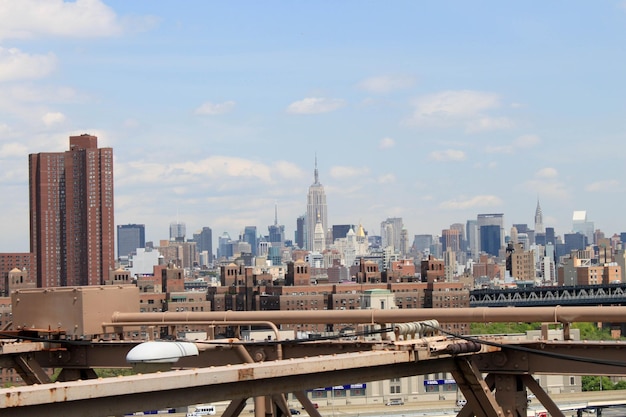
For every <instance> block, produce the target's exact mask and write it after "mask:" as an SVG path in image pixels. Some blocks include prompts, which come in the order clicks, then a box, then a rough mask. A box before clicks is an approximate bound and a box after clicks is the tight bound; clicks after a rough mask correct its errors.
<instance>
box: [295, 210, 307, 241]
mask: <svg viewBox="0 0 626 417" xmlns="http://www.w3.org/2000/svg"><path fill="white" fill-rule="evenodd" d="M294 240H295V241H296V246H297V247H298V248H300V249H304V244H305V242H306V241H307V240H306V215H304V214H303V215H302V216H298V218H297V219H296V231H295V232H294Z"/></svg>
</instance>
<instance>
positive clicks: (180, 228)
mask: <svg viewBox="0 0 626 417" xmlns="http://www.w3.org/2000/svg"><path fill="white" fill-rule="evenodd" d="M186 234H187V226H186V225H185V223H181V222H179V221H175V222H172V223H170V240H175V241H177V242H184V241H185V235H186Z"/></svg>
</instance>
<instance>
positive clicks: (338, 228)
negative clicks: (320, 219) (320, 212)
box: [332, 224, 356, 242]
mask: <svg viewBox="0 0 626 417" xmlns="http://www.w3.org/2000/svg"><path fill="white" fill-rule="evenodd" d="M351 229H352V230H353V231H354V230H356V226H355V225H353V224H334V225H333V227H332V230H333V231H332V233H333V242H334V241H336V240H337V239H343V238H344V237H346V236H348V232H349V231H350V230H351Z"/></svg>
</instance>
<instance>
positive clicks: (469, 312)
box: [111, 306, 626, 325]
mask: <svg viewBox="0 0 626 417" xmlns="http://www.w3.org/2000/svg"><path fill="white" fill-rule="evenodd" d="M625 317H626V307H625V306H609V307H561V306H554V307H495V308H494V307H475V308H415V309H394V310H375V309H372V310H296V311H288V312H285V311H278V310H275V311H210V312H163V313H123V312H116V313H115V314H113V316H112V320H111V321H112V322H113V323H117V322H129V323H131V322H153V323H159V322H168V321H188V322H195V321H202V322H210V321H215V324H216V325H219V324H220V323H219V322H220V321H224V320H228V321H237V322H245V321H259V320H262V321H270V322H272V323H276V324H301V323H311V324H315V323H318V324H319V323H333V324H337V323H406V322H410V321H423V320H429V319H435V320H438V321H439V322H441V323H451V322H452V323H454V322H457V323H486V322H519V321H523V322H549V323H573V322H616V323H618V322H620V323H621V322H623V321H624V318H625Z"/></svg>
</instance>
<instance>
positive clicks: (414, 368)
mask: <svg viewBox="0 0 626 417" xmlns="http://www.w3.org/2000/svg"><path fill="white" fill-rule="evenodd" d="M624 318H626V307H601V308H597V307H521V308H469V309H415V310H409V309H406V310H402V309H398V310H341V311H328V310H325V311H320V310H317V311H256V312H251V311H248V312H232V311H229V312H204V313H202V312H201V313H193V312H185V313H176V312H172V313H168V312H164V313H128V312H126V313H124V312H115V313H113V314H111V316H110V319H109V320H108V321H107V320H104V321H101V322H100V326H101V328H102V330H101V332H102V334H107V335H110V334H115V333H119V334H120V335H121V334H123V333H124V331H125V330H127V329H130V328H137V327H141V328H168V329H170V330H173V329H175V328H177V327H181V326H189V325H192V324H196V325H197V324H201V325H203V326H207V327H208V328H211V329H219V328H230V329H235V335H234V337H231V338H226V339H212V338H209V339H208V340H204V341H196V342H193V343H192V342H181V341H149V342H144V344H142V343H141V341H134V340H132V341H131V340H122V338H121V337H116V338H112V339H110V340H109V339H102V340H99V339H98V340H95V341H93V340H76V339H63V338H62V337H57V336H58V335H56V334H54V332H52V331H48V333H46V334H43V335H41V334H40V336H39V337H35V336H34V334H35V332H34V331H32V330H30V331H29V332H26V330H25V329H23V330H22V332H21V333H20V332H19V331H16V332H15V333H14V334H13V336H12V337H13V338H12V339H6V337H8V336H7V335H10V334H9V333H7V334H5V342H4V343H3V344H2V345H0V346H1V348H2V351H1V352H0V353H1V355H0V360H1V361H2V366H3V367H12V368H14V369H15V370H16V371H17V372H18V373H19V374H20V375H21V376H22V377H23V379H24V380H25V381H27V382H28V383H29V384H31V385H29V386H24V387H12V388H5V389H1V390H0V409H2V416H3V417H4V416H32V415H44V414H47V415H63V416H81V417H82V416H85V415H89V416H117V415H123V414H125V413H128V412H132V411H136V410H154V409H162V408H168V407H183V406H187V405H190V404H198V403H209V402H215V401H223V400H230V403H229V405H228V407H227V408H226V410H225V411H224V413H223V415H224V416H237V415H239V414H240V413H241V412H242V410H243V409H244V407H245V404H246V401H247V400H248V399H249V398H253V399H254V405H255V409H254V412H255V417H261V416H281V415H290V409H289V406H288V403H287V400H286V396H285V394H286V393H293V394H294V396H295V398H297V399H298V400H299V401H300V402H301V404H302V406H303V407H304V408H305V409H306V411H307V412H308V414H309V415H310V416H313V417H320V416H321V414H320V412H319V410H318V409H316V408H315V407H314V404H313V403H312V402H311V401H310V400H309V398H308V397H307V395H306V390H310V389H314V388H319V387H325V386H336V385H341V384H350V383H354V382H355V381H358V382H369V381H378V380H385V379H392V378H401V377H408V376H414V375H426V374H432V373H447V372H449V373H451V374H452V375H453V377H454V379H455V381H456V383H457V386H458V387H459V389H460V391H461V392H462V393H463V395H464V397H465V398H466V399H467V403H466V404H465V405H464V406H463V407H462V408H461V409H460V410H458V415H459V416H472V415H475V416H493V417H509V416H510V417H518V416H519V417H525V416H526V413H527V408H528V405H527V390H530V391H531V392H532V393H533V394H534V395H535V396H536V398H537V400H538V401H539V402H540V403H541V404H542V405H543V406H544V407H545V409H546V410H547V411H548V412H549V413H550V414H551V415H552V416H563V415H564V414H563V412H562V411H561V410H560V409H559V407H558V406H557V404H556V403H555V402H554V401H553V400H552V399H551V398H550V396H549V395H548V394H547V393H546V392H545V391H544V390H543V389H542V388H541V387H540V386H539V384H538V383H537V382H536V380H535V379H534V377H533V375H539V374H548V375H626V362H625V361H624V349H625V348H626V344H624V343H622V342H619V341H610V342H606V341H604V342H590V341H572V340H568V339H569V337H568V335H569V325H570V324H571V323H573V322H612V323H619V322H623V321H624ZM451 322H465V323H468V322H541V323H544V326H543V330H544V333H543V334H542V337H541V338H540V339H539V340H534V341H528V340H521V339H514V340H512V339H510V338H507V337H505V336H479V337H469V336H462V335H452V334H449V333H446V332H443V331H442V330H441V329H440V323H451ZM295 323H298V324H302V323H311V324H315V323H319V324H329V323H350V324H352V325H354V326H355V327H356V328H357V329H359V330H357V331H355V332H354V333H352V334H349V335H347V336H348V337H337V338H328V339H320V340H309V339H303V340H293V339H292V340H280V339H279V338H280V333H279V331H278V329H279V327H280V325H281V324H295ZM548 323H550V324H554V323H560V324H562V326H563V330H564V335H565V340H562V341H555V340H548V337H547V324H548ZM251 325H253V326H257V327H266V328H267V329H269V330H270V331H271V332H273V333H275V334H276V336H275V337H274V338H273V340H260V341H251V340H241V339H240V338H239V337H238V336H239V333H238V329H240V328H241V327H247V326H251ZM368 328H369V329H376V330H375V331H376V332H379V334H380V335H379V337H378V338H377V339H376V340H366V339H364V338H362V337H361V336H362V334H361V332H360V331H361V330H364V329H368ZM44 333H45V332H44ZM209 334H210V332H209ZM340 336H346V335H340ZM150 344H152V345H150ZM146 346H147V348H146ZM153 346H156V348H155V349H156V350H155V349H153V348H152V347H153ZM144 348H146V351H147V352H148V354H147V356H145V357H142V356H141V355H144V354H145V352H142V349H144ZM161 348H164V350H161ZM172 350H178V351H180V352H181V353H180V355H179V356H180V357H178V356H177V357H176V358H174V359H172V357H169V356H170V352H171V351H172ZM155 351H157V352H163V355H164V356H167V357H158V355H157V356H154V355H155V353H154V352H155ZM131 352H132V353H131ZM137 352H138V353H137ZM150 355H153V356H150ZM175 356H176V355H175ZM127 358H131V359H132V360H133V361H134V363H132V364H130V363H128V362H127ZM131 366H135V367H136V369H137V370H140V371H141V373H140V374H135V375H131V376H124V377H112V378H99V379H95V378H96V377H95V372H94V369H95V368H128V367H131ZM47 368H59V369H62V371H61V374H60V375H59V379H58V381H60V382H55V383H50V379H49V377H48V375H47V373H46V372H45V371H44V370H45V369H47ZM156 371H158V372H156Z"/></svg>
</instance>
